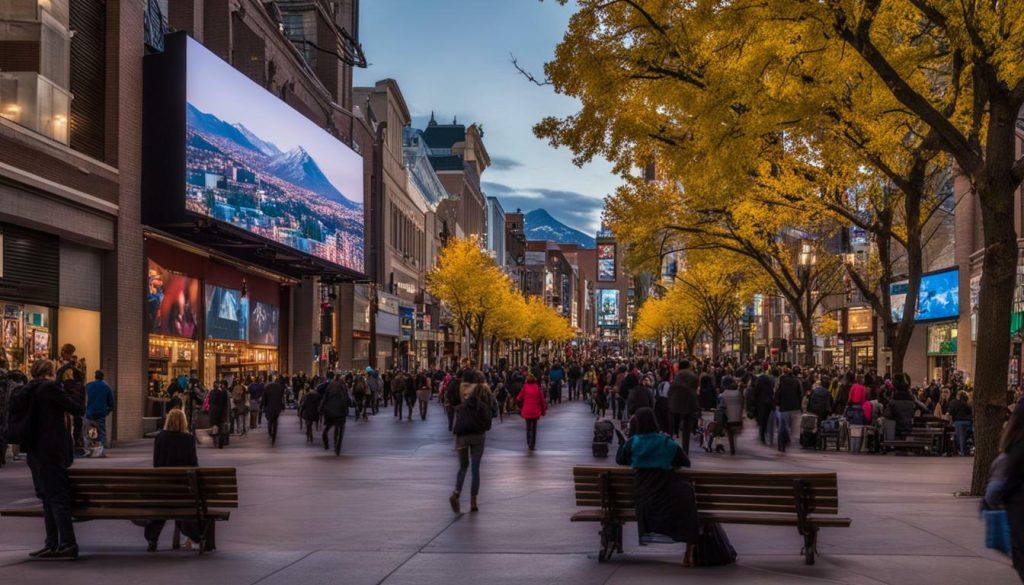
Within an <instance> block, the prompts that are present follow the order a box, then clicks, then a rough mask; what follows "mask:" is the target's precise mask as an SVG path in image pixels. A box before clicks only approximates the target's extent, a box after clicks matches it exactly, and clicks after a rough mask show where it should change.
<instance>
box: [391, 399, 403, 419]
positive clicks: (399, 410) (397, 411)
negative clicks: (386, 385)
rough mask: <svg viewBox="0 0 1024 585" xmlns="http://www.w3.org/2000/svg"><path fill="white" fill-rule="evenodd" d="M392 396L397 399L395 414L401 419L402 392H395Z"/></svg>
mask: <svg viewBox="0 0 1024 585" xmlns="http://www.w3.org/2000/svg"><path fill="white" fill-rule="evenodd" d="M392 398H394V399H395V416H396V417H398V418H399V419H401V418H402V395H401V394H395V395H394V396H392Z"/></svg>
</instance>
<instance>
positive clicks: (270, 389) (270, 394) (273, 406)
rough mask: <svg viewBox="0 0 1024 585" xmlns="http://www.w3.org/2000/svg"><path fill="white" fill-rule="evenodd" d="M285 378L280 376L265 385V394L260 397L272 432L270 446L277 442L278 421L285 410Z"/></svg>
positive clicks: (270, 432) (269, 431) (269, 430)
mask: <svg viewBox="0 0 1024 585" xmlns="http://www.w3.org/2000/svg"><path fill="white" fill-rule="evenodd" d="M284 384H285V379H284V378H283V377H280V376H279V377H278V378H277V381H275V382H271V383H270V384H267V385H266V386H264V387H263V396H262V397H261V398H260V410H262V411H263V414H265V415H267V433H269V434H270V446H271V447H273V446H274V445H275V444H277V422H278V419H280V418H281V413H282V412H284V395H285V388H284Z"/></svg>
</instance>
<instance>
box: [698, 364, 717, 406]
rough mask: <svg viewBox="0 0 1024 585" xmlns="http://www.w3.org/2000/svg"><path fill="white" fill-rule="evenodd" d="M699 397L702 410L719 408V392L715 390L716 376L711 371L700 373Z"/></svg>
mask: <svg viewBox="0 0 1024 585" xmlns="http://www.w3.org/2000/svg"><path fill="white" fill-rule="evenodd" d="M699 399H700V409H701V410H715V409H716V408H718V392H717V391H715V377H714V376H713V375H712V374H711V373H709V372H704V373H703V374H701V375H700V391H699Z"/></svg>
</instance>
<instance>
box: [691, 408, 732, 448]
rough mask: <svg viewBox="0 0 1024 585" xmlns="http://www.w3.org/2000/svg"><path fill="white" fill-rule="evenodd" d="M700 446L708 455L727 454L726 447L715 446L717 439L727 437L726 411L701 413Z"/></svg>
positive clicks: (718, 410) (719, 409) (717, 410)
mask: <svg viewBox="0 0 1024 585" xmlns="http://www.w3.org/2000/svg"><path fill="white" fill-rule="evenodd" d="M697 432H699V433H700V437H701V441H700V444H701V446H702V447H704V451H706V452H708V453H712V452H714V453H725V445H717V446H716V445H715V439H717V438H718V437H721V436H723V435H725V410H724V409H722V408H718V409H716V410H713V411H706V412H703V413H701V422H700V426H699V428H698V429H697Z"/></svg>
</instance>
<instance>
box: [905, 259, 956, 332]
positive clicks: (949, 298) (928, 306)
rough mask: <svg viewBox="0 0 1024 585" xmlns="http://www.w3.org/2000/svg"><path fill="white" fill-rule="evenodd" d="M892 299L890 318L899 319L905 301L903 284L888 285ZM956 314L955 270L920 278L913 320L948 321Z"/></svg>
mask: <svg viewBox="0 0 1024 585" xmlns="http://www.w3.org/2000/svg"><path fill="white" fill-rule="evenodd" d="M889 296H890V298H891V299H892V318H893V319H895V320H896V321H899V320H901V319H903V309H904V305H905V304H906V299H907V281H905V280H904V281H900V282H894V283H892V284H891V285H889ZM959 315H960V271H959V270H958V269H956V268H953V269H951V270H943V271H942V272H933V273H931V274H925V275H923V276H922V277H921V292H920V293H919V294H918V298H917V311H916V312H915V313H914V320H915V321H936V320H939V319H952V318H954V317H957V316H959Z"/></svg>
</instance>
